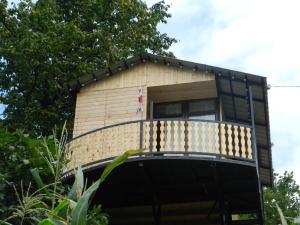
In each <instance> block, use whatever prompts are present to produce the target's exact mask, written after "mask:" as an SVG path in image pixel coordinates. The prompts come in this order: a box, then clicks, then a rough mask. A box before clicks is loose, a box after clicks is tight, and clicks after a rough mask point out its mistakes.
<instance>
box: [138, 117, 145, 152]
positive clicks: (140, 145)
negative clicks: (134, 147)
mask: <svg viewBox="0 0 300 225" xmlns="http://www.w3.org/2000/svg"><path fill="white" fill-rule="evenodd" d="M143 128H144V127H143V120H141V121H140V143H139V148H140V149H142V148H143V139H144V137H143V134H144V129H143Z"/></svg>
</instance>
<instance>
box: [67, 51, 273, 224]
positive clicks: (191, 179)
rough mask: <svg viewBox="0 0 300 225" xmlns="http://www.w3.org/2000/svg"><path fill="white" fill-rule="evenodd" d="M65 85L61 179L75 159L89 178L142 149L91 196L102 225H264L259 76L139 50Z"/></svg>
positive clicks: (267, 178) (268, 163)
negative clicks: (66, 146) (67, 132)
mask: <svg viewBox="0 0 300 225" xmlns="http://www.w3.org/2000/svg"><path fill="white" fill-rule="evenodd" d="M69 88H70V90H71V91H74V92H75V93H76V96H77V97H76V113H75V122H74V131H73V139H72V140H71V142H70V154H69V156H68V157H69V158H70V163H69V165H68V171H67V172H66V176H68V175H70V173H69V171H72V169H73V168H74V166H75V165H76V162H78V161H79V162H80V163H81V164H82V165H83V168H84V171H85V175H86V176H87V177H88V179H89V180H90V181H92V180H94V179H96V178H98V177H99V176H100V174H101V171H102V170H103V167H104V166H105V165H107V164H108V163H109V162H110V161H111V160H112V159H113V158H114V157H116V156H118V155H120V154H121V153H123V152H124V151H126V150H128V149H139V148H143V149H145V151H144V153H143V154H141V155H138V156H134V157H132V158H130V159H129V160H128V161H127V162H126V163H125V164H124V165H122V166H121V167H119V168H117V169H116V170H115V171H113V173H112V175H111V176H110V177H109V179H108V180H107V182H105V183H104V184H103V186H102V187H101V189H100V190H99V191H98V192H97V194H96V196H95V201H96V202H100V203H102V204H103V207H104V209H105V210H106V211H107V212H108V213H109V215H110V221H111V224H113V225H114V224H117V225H127V224H128V225H135V224H139V225H141V224H143V225H147V224H161V225H168V224H172V225H174V224H183V223H184V224H186V225H192V224H263V205H262V186H271V185H272V158H271V142H270V129H269V113H268V98H267V82H266V78H265V77H261V76H256V75H252V74H247V73H242V72H238V71H233V70H228V69H223V68H218V67H213V66H208V65H203V64H198V63H193V62H187V61H183V60H178V59H174V58H167V57H161V56H156V55H151V54H148V53H146V54H142V55H139V56H136V57H132V58H129V59H127V60H125V61H123V62H120V63H118V64H116V65H114V66H112V67H109V68H107V69H104V70H101V71H97V72H95V73H94V74H91V75H89V76H86V77H82V78H79V79H78V80H74V81H72V82H70V83H69ZM241 214H254V215H256V218H257V219H248V220H245V219H244V220H243V221H242V220H241V218H242V217H239V216H235V215H241Z"/></svg>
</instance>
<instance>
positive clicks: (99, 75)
mask: <svg viewBox="0 0 300 225" xmlns="http://www.w3.org/2000/svg"><path fill="white" fill-rule="evenodd" d="M145 62H152V63H157V64H161V65H164V66H172V67H176V68H180V69H183V68H184V69H190V70H192V71H195V72H197V71H200V72H208V73H212V74H222V75H225V76H227V75H229V76H234V77H236V78H244V77H245V76H247V77H248V79H250V80H253V81H259V80H260V79H261V78H264V77H262V76H257V75H253V74H249V73H244V72H239V71H235V70H230V69H225V68H221V67H215V66H210V65H206V64H201V63H195V62H189V61H185V60H181V59H176V58H170V57H165V56H158V55H153V54H150V53H143V54H140V55H136V56H133V57H131V58H128V59H126V60H123V61H120V62H118V63H116V64H114V65H112V66H110V67H108V68H105V69H102V70H97V71H95V72H94V73H92V74H89V75H86V76H82V77H79V78H78V79H74V80H72V81H70V82H68V83H67V84H66V87H67V88H68V89H69V90H70V91H79V90H80V89H81V88H82V87H84V86H86V85H88V84H91V83H94V82H97V81H99V80H102V79H105V78H107V77H110V76H112V75H115V74H117V73H119V72H121V71H124V70H127V69H130V68H131V67H133V66H136V65H139V64H142V63H145Z"/></svg>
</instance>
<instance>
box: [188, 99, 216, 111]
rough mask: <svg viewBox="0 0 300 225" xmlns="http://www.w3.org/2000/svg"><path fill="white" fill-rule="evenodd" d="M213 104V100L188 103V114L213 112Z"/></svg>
mask: <svg viewBox="0 0 300 225" xmlns="http://www.w3.org/2000/svg"><path fill="white" fill-rule="evenodd" d="M214 111H215V102H214V101H213V100H205V101H192V102H189V113H205V112H214Z"/></svg>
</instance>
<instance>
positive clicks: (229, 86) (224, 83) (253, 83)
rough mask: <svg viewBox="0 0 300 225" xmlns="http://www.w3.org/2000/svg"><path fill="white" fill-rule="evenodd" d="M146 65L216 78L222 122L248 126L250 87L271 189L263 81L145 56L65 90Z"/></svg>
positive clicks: (265, 178) (262, 160) (265, 181)
mask: <svg viewBox="0 0 300 225" xmlns="http://www.w3.org/2000/svg"><path fill="white" fill-rule="evenodd" d="M145 62H152V63H157V64H160V65H164V66H172V67H176V68H179V69H187V70H192V71H195V72H197V71H198V72H206V73H210V74H213V75H214V76H215V81H216V87H217V93H218V96H219V98H220V100H221V101H222V102H223V111H224V116H225V120H227V121H234V122H239V123H245V124H249V125H251V115H250V102H249V87H251V89H252V92H253V105H254V116H255V129H256V139H257V148H258V153H259V155H258V157H259V165H260V173H261V181H262V183H263V184H264V185H267V186H272V184H273V166H272V154H271V139H270V125H269V111H268V93H267V89H268V86H267V79H266V77H263V76H257V75H253V74H249V73H244V72H239V71H234V70H230V69H224V68H220V67H215V66H209V65H205V64H200V63H195V62H189V61H184V60H180V59H175V58H169V57H163V56H157V55H153V54H149V53H144V54H140V55H137V56H134V57H131V58H129V59H126V60H124V61H121V62H119V63H116V64H115V65H113V66H110V67H108V68H106V69H103V70H99V71H96V72H94V73H93V74H90V75H87V76H83V77H80V78H78V79H76V80H72V81H71V82H69V83H68V84H67V87H68V89H69V90H70V91H72V92H74V91H75V92H77V91H79V90H80V89H81V88H82V87H84V86H86V85H89V84H91V83H94V82H97V81H100V80H103V79H105V78H107V77H110V76H113V75H114V74H118V73H119V72H121V71H124V70H127V69H130V68H131V67H134V66H136V65H139V64H142V63H145Z"/></svg>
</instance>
